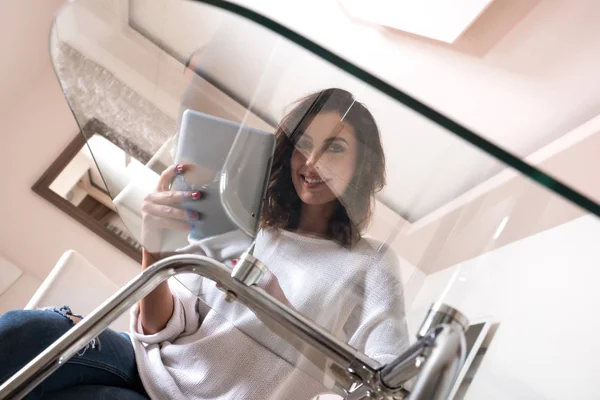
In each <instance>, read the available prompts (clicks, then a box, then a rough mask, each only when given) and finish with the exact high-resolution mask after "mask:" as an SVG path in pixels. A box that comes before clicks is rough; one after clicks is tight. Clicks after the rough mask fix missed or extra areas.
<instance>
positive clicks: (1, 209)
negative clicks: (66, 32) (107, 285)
mask: <svg viewBox="0 0 600 400" xmlns="http://www.w3.org/2000/svg"><path fill="white" fill-rule="evenodd" d="M77 132H78V128H77V125H76V124H75V122H74V119H73V116H72V115H71V112H70V110H69V108H68V106H67V104H66V103H65V100H64V97H63V95H62V93H61V91H60V88H59V86H58V83H57V80H56V78H55V77H54V74H53V72H52V70H51V68H50V64H49V61H48V60H47V59H46V60H45V68H44V69H43V70H42V71H41V72H40V73H38V74H36V75H35V77H34V78H31V79H30V80H28V81H27V85H23V86H21V87H20V88H19V90H18V91H16V92H15V93H13V95H12V99H11V104H10V107H4V108H3V109H1V110H0V135H1V136H0V138H1V141H2V147H1V149H0V152H1V153H0V171H2V173H1V175H0V183H1V185H2V188H3V190H2V196H1V198H0V221H2V224H0V254H2V256H3V257H4V258H6V259H7V260H9V261H10V262H12V263H13V264H15V265H17V266H18V267H19V268H20V269H21V270H23V272H24V276H22V277H21V278H20V279H19V281H17V283H15V285H14V286H13V287H11V288H10V289H9V290H8V291H7V292H5V293H4V294H3V296H2V298H1V299H0V300H1V301H0V303H1V306H0V312H2V311H5V310H6V309H7V308H16V307H22V306H24V305H25V303H26V302H27V300H28V299H29V298H30V297H31V295H32V294H33V292H34V291H35V289H36V288H37V285H39V283H40V282H41V280H43V279H44V277H45V276H46V275H47V274H48V272H49V271H50V270H51V269H52V267H53V266H54V264H55V262H56V261H57V260H58V259H59V257H60V256H61V254H62V253H63V252H64V251H66V250H68V249H74V250H76V251H77V252H79V253H81V254H82V255H83V256H84V257H85V258H87V259H88V260H89V261H90V262H92V264H94V265H96V266H98V267H99V268H100V269H101V270H102V271H103V272H104V273H105V274H106V275H108V276H110V277H111V278H113V279H114V281H115V282H116V283H118V284H124V283H125V282H126V281H127V280H128V279H130V277H131V276H133V274H135V273H136V272H137V271H138V270H139V267H137V266H136V263H135V262H134V261H132V260H131V259H130V258H128V257H126V256H125V255H123V254H122V253H121V252H119V251H118V250H116V249H115V248H113V247H112V246H111V245H109V244H108V243H106V242H104V241H103V240H102V239H100V238H98V237H97V236H96V235H94V234H93V233H92V232H91V231H89V230H88V229H87V228H85V227H84V226H82V225H80V224H79V223H77V222H76V221H75V220H73V219H71V218H70V217H68V216H67V215H66V214H64V213H62V212H61V211H60V210H59V209H57V208H56V207H54V206H53V205H51V204H50V203H48V202H47V201H46V200H44V199H42V198H40V197H39V196H37V195H36V194H35V193H33V191H32V190H31V186H32V185H33V183H34V182H35V181H36V180H37V179H38V178H39V177H40V176H41V175H42V173H43V172H44V171H45V169H46V168H47V167H48V166H49V165H50V164H51V163H52V162H53V161H54V160H55V159H56V157H58V155H59V154H60V152H61V151H62V150H63V149H64V148H65V147H66V146H67V144H68V143H69V142H70V141H71V140H72V139H73V137H74V135H76V134H77ZM74 284H76V283H74Z"/></svg>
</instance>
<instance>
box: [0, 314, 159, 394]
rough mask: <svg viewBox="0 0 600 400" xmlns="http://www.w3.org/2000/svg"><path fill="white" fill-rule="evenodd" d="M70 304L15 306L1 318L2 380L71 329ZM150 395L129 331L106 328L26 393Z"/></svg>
mask: <svg viewBox="0 0 600 400" xmlns="http://www.w3.org/2000/svg"><path fill="white" fill-rule="evenodd" d="M68 315H72V314H71V312H70V309H69V308H68V307H62V308H61V309H54V310H15V311H9V312H7V313H6V314H4V315H2V316H0V384H1V383H3V382H4V381H6V380H7V379H8V378H10V377H11V376H12V375H13V374H14V373H16V372H18V371H19V369H21V367H23V366H24V365H25V364H27V363H28V362H29V361H31V360H32V359H33V358H34V357H35V356H37V355H38V354H39V353H41V352H42V351H43V350H44V349H45V348H46V347H48V346H49V345H51V344H52V343H53V342H54V341H55V340H56V339H58V338H59V337H61V336H62V335H63V334H64V333H65V332H67V331H68V330H69V329H70V328H71V327H72V326H73V325H74V322H73V321H72V320H71V319H70V318H69V317H68ZM42 398H43V399H55V400H58V399H60V400H64V399H84V400H94V399H123V400H145V399H148V397H147V395H146V393H145V391H144V388H143V386H142V383H141V381H140V377H139V375H138V371H137V367H136V363H135V356H134V352H133V346H132V345H131V342H130V340H129V336H128V335H127V334H126V333H118V332H115V331H113V330H110V329H106V330H104V331H103V332H102V333H101V334H100V335H99V336H98V337H97V338H95V339H94V340H92V341H91V342H90V343H89V344H88V345H87V346H86V347H85V348H83V349H82V350H81V351H79V353H78V355H76V356H74V357H73V358H71V359H70V360H69V361H68V362H67V363H66V364H65V365H63V366H62V367H60V368H59V369H58V370H56V371H55V372H54V373H53V374H52V375H51V376H49V377H48V378H46V380H44V381H43V382H42V383H40V384H39V385H38V386H37V387H36V388H35V389H34V390H33V391H31V392H30V393H29V395H28V396H27V397H26V399H28V400H34V399H42Z"/></svg>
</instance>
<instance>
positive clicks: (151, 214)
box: [0, 89, 408, 400]
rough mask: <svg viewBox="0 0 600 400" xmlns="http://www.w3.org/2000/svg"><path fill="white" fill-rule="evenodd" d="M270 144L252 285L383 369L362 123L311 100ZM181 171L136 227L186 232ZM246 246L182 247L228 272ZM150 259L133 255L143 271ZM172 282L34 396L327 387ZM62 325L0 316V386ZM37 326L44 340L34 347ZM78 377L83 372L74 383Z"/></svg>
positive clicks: (228, 394)
mask: <svg viewBox="0 0 600 400" xmlns="http://www.w3.org/2000/svg"><path fill="white" fill-rule="evenodd" d="M276 138H277V145H276V150H275V157H274V162H273V168H272V173H271V176H270V179H269V183H268V189H267V195H266V200H265V203H264V209H263V214H262V220H261V230H260V232H259V234H258V236H257V238H256V248H255V252H254V254H255V256H256V257H257V258H258V259H260V260H261V261H262V262H263V263H264V264H265V265H267V267H268V268H269V270H270V274H269V277H268V278H267V279H264V281H263V282H261V285H262V286H263V287H264V288H265V289H266V290H267V291H268V292H269V293H271V294H272V295H273V296H275V297H276V298H278V299H279V300H281V301H282V302H284V303H286V304H287V305H288V306H290V307H293V308H295V309H296V310H298V311H299V312H301V313H302V314H304V315H306V316H307V317H308V318H311V319H312V320H314V321H315V322H316V323H318V324H319V325H321V326H323V327H325V328H326V329H328V330H329V331H330V332H332V333H333V334H334V335H336V336H337V337H339V338H341V339H342V340H344V341H346V342H348V343H349V344H350V345H352V346H353V347H355V348H357V349H358V350H360V351H362V352H364V353H366V354H367V355H368V356H370V357H372V358H374V359H376V360H377V361H380V362H382V363H385V362H389V361H391V360H392V359H393V358H394V356H397V355H399V354H400V352H401V351H402V349H403V347H405V345H406V344H407V343H408V341H407V334H406V329H405V326H404V322H403V319H404V309H403V299H402V288H401V282H400V280H399V279H398V278H397V276H398V265H397V259H396V257H395V255H394V254H393V252H392V251H390V250H388V249H387V248H386V247H385V246H381V244H379V243H375V242H374V241H370V240H367V239H364V238H362V237H361V232H362V231H363V229H364V228H365V226H366V225H367V224H368V222H369V217H370V215H371V206H372V202H373V195H374V193H375V192H377V191H378V190H380V189H381V188H382V187H383V186H384V183H385V162H384V155H383V150H382V146H381V142H380V137H379V131H378V129H377V125H376V123H375V121H374V119H373V117H372V115H371V113H370V112H369V111H368V110H367V109H366V108H365V107H364V106H363V105H362V104H360V103H358V102H357V101H356V100H355V99H354V97H353V96H352V95H351V94H350V93H348V92H346V91H344V90H341V89H327V90H323V91H321V92H318V93H315V94H312V95H310V96H307V97H306V98H304V99H302V100H300V101H299V102H298V103H297V104H296V106H295V107H294V108H293V110H292V111H291V112H290V113H289V114H288V115H287V116H286V117H285V118H284V119H283V121H282V122H281V124H280V126H279V128H278V130H277V132H276ZM188 168H192V166H190V165H177V166H172V167H169V168H167V169H166V170H165V172H164V173H163V174H162V175H161V178H160V182H159V184H158V187H157V190H156V191H155V192H154V193H152V194H150V195H149V196H147V198H146V201H145V203H144V207H143V215H144V224H145V225H146V226H150V225H152V226H153V227H161V228H168V229H189V224H188V222H187V221H188V219H189V218H190V216H189V213H186V212H185V211H184V210H183V209H182V207H181V204H182V203H184V202H186V201H202V193H199V192H171V191H170V183H171V182H172V180H173V179H174V178H175V176H177V174H181V173H185V171H186V169H188ZM195 217H200V216H195ZM247 244H248V243H247V242H245V243H241V244H240V243H235V241H233V242H232V241H230V242H227V241H222V240H221V241H212V242H211V241H210V240H207V241H202V242H198V243H195V244H193V245H195V248H196V249H197V250H198V251H201V252H203V253H204V254H207V255H209V256H211V257H213V258H217V259H219V260H221V261H223V262H226V263H228V264H229V265H231V264H232V263H233V262H234V261H235V260H234V259H235V257H237V255H239V253H240V251H241V250H244V249H245V247H247ZM154 261H155V258H154V256H153V255H152V254H150V253H148V252H144V257H143V263H142V264H143V265H142V268H147V267H148V266H150V265H151V264H152V263H153V262H154ZM180 281H181V282H184V283H185V286H184V285H183V284H182V283H181V282H179V281H178V280H172V281H170V282H169V283H166V282H165V283H163V284H161V285H160V286H158V287H157V288H156V289H155V290H154V291H153V292H152V293H151V294H149V295H148V296H147V297H146V298H144V299H143V300H142V301H141V302H140V303H139V304H138V306H136V307H135V308H134V309H133V310H132V325H131V336H130V340H128V338H127V337H125V336H122V335H121V334H118V333H115V332H113V331H110V330H106V331H105V332H103V333H102V334H101V335H100V336H99V338H98V339H99V340H98V341H99V343H100V345H101V347H100V346H95V347H96V348H88V349H87V350H86V351H85V352H82V355H81V356H77V357H74V358H73V359H72V360H71V361H69V363H67V365H66V366H65V367H62V368H61V369H59V370H58V371H57V372H56V373H55V374H54V375H53V376H52V377H50V378H48V379H47V380H46V381H45V382H44V383H43V384H42V385H40V387H39V388H38V389H36V391H35V392H34V394H35V395H37V396H39V395H40V394H41V393H44V392H51V391H54V393H60V394H61V395H62V397H60V398H66V397H65V393H66V394H69V393H70V392H77V391H79V392H81V391H82V390H89V391H90V393H94V390H98V385H101V386H103V387H102V390H109V389H110V388H112V389H114V390H123V393H122V394H119V398H131V399H134V398H143V397H142V396H146V395H148V396H149V397H150V398H152V399H166V398H169V399H260V400H263V399H307V400H308V399H311V398H313V397H314V396H315V395H317V394H319V393H323V392H326V391H327V387H326V386H327V385H328V384H329V383H328V377H327V376H323V374H322V373H321V371H322V370H324V369H326V361H324V362H323V363H321V362H320V361H319V360H318V356H317V357H316V358H315V357H314V355H312V356H310V355H307V353H304V352H302V351H298V350H297V349H296V348H294V347H292V346H290V345H289V344H288V342H286V341H284V340H283V339H281V338H280V337H279V336H277V335H275V334H274V333H273V332H272V331H271V330H269V329H268V328H267V327H266V326H265V325H264V324H263V323H262V322H261V320H260V319H259V318H258V317H256V316H255V315H254V314H253V313H252V312H250V311H249V310H248V309H246V308H245V307H244V306H243V305H242V304H238V303H235V302H234V303H232V304H230V303H227V302H225V301H224V295H223V293H222V292H221V291H220V290H219V289H218V288H217V287H216V286H215V284H214V282H211V281H208V280H205V279H203V278H200V277H197V276H192V277H191V278H190V279H189V280H186V278H181V279H180ZM191 287H193V290H188V288H191ZM72 323H73V321H72V320H71V319H68V318H65V317H63V316H61V315H59V314H57V313H49V312H47V311H29V312H26V311H15V312H12V313H8V314H6V315H5V316H3V317H0V358H2V359H6V357H5V355H8V357H9V358H11V359H13V361H11V363H10V366H5V365H1V366H0V379H6V378H7V377H8V376H10V374H12V373H14V372H15V371H16V370H17V369H18V367H19V366H20V365H23V364H24V363H25V362H26V361H28V360H29V359H30V358H31V357H33V355H34V354H36V353H38V352H39V351H41V350H42V349H43V348H44V347H45V346H47V345H48V344H50V343H51V342H52V341H53V340H54V339H56V338H57V337H58V336H60V334H61V333H64V331H65V330H66V329H68V327H69V325H70V324H72ZM59 324H60V325H61V327H60V328H58V327H57V325H59ZM47 327H51V328H52V329H54V331H55V332H54V331H53V333H52V335H49V336H51V337H49V338H48V339H47V340H45V341H43V342H42V343H43V344H42V345H38V341H39V339H38V338H39V337H41V336H42V333H41V332H42V331H46V330H48V329H47ZM21 336H28V337H27V338H26V339H20V337H21ZM32 342H35V343H32ZM106 343H109V346H110V348H108V349H107V345H106ZM113 352H116V353H118V354H112V353H113ZM11 355H12V357H11ZM136 370H137V371H139V376H138V374H137V373H136ZM79 371H88V372H89V373H88V372H86V374H87V375H86V377H85V379H82V380H79V381H76V379H75V378H74V377H73V375H76V374H80V372H79ZM96 372H98V373H97V374H96ZM103 374H104V375H106V376H101V375H103ZM111 374H112V375H111ZM96 375H97V376H96ZM109 375H110V376H109ZM75 385H78V386H77V387H74V386H75ZM142 386H143V389H142ZM107 387H108V388H107ZM116 387H118V389H117V388H116ZM76 395H78V396H81V394H80V393H76ZM127 396H129V397H127ZM136 396H137V397H136ZM88 398H89V397H88Z"/></svg>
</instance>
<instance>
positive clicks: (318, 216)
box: [296, 202, 336, 237]
mask: <svg viewBox="0 0 600 400" xmlns="http://www.w3.org/2000/svg"><path fill="white" fill-rule="evenodd" d="M335 207H336V204H335V202H331V203H327V204H318V205H316V204H306V203H302V209H301V211H300V222H299V223H298V228H296V232H297V233H300V234H303V233H306V234H311V235H316V236H320V237H327V230H328V228H329V221H330V220H331V216H332V215H333V212H334V211H335Z"/></svg>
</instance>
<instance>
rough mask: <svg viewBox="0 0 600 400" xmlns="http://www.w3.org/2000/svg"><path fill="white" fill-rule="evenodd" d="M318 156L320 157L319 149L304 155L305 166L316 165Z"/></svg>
mask: <svg viewBox="0 0 600 400" xmlns="http://www.w3.org/2000/svg"><path fill="white" fill-rule="evenodd" d="M320 157H321V154H320V152H319V151H317V150H313V151H311V152H310V154H307V155H306V166H307V167H314V166H316V165H317V163H318V162H319V158H320Z"/></svg>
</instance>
